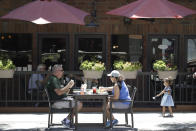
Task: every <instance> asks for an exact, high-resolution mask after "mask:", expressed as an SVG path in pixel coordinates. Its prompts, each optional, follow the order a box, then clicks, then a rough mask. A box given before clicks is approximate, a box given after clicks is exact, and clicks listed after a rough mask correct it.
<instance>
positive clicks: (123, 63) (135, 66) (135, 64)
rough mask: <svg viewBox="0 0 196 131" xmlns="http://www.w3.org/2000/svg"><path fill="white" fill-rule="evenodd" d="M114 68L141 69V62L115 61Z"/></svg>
mask: <svg viewBox="0 0 196 131" xmlns="http://www.w3.org/2000/svg"><path fill="white" fill-rule="evenodd" d="M113 66H114V69H116V70H122V71H135V70H140V69H142V64H141V63H140V62H128V61H123V60H119V61H115V62H114V64H113Z"/></svg>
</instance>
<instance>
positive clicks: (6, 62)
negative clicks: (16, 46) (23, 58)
mask: <svg viewBox="0 0 196 131" xmlns="http://www.w3.org/2000/svg"><path fill="white" fill-rule="evenodd" d="M10 69H15V65H14V64H13V62H12V60H10V59H0V70H10Z"/></svg>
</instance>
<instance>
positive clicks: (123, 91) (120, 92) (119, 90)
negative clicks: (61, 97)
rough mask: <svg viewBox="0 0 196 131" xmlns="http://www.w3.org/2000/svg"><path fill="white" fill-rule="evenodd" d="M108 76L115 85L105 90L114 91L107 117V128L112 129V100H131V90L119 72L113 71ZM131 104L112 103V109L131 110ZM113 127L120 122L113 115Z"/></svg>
mask: <svg viewBox="0 0 196 131" xmlns="http://www.w3.org/2000/svg"><path fill="white" fill-rule="evenodd" d="M107 76H109V77H110V80H111V81H112V83H114V86H113V87H107V88H104V90H106V91H112V94H113V96H112V97H110V99H109V102H108V105H107V107H106V111H107V112H106V116H107V119H108V121H107V123H106V127H110V100H131V98H130V96H129V90H128V88H127V86H126V84H125V82H124V81H123V78H122V76H121V75H120V73H119V72H118V71H117V70H113V71H112V72H111V73H110V74H108V75H107ZM129 104H130V102H112V108H117V109H126V108H129ZM111 118H112V126H114V125H117V124H118V120H117V119H115V118H114V116H113V115H112V117H111Z"/></svg>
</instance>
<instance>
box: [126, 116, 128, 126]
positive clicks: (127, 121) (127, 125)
mask: <svg viewBox="0 0 196 131" xmlns="http://www.w3.org/2000/svg"><path fill="white" fill-rule="evenodd" d="M125 122H126V126H128V114H127V113H125Z"/></svg>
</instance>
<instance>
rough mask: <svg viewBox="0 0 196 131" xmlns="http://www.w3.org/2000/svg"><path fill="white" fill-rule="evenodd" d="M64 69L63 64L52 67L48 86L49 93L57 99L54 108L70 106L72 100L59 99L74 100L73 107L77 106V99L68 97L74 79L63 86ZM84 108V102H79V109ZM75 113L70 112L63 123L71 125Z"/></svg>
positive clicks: (52, 97)
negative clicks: (61, 79)
mask: <svg viewBox="0 0 196 131" xmlns="http://www.w3.org/2000/svg"><path fill="white" fill-rule="evenodd" d="M63 74H64V71H63V68H62V66H61V65H54V66H53V68H52V75H51V76H50V77H49V78H48V81H47V84H46V88H47V89H48V92H49V95H50V97H51V99H52V100H54V101H56V102H54V104H53V105H52V107H53V108H57V109H61V108H70V102H69V101H58V100H61V99H63V100H72V103H71V104H72V107H71V108H73V107H74V106H75V101H74V100H73V99H72V98H71V97H68V96H67V94H68V93H69V91H70V89H71V88H72V87H73V85H74V81H73V80H70V82H69V83H68V84H67V85H66V86H61V81H60V78H61V77H62V76H63ZM81 108H82V103H80V102H78V108H77V109H78V110H80V109H81ZM74 112H75V111H73V114H72V113H71V112H70V113H69V115H68V116H67V117H66V118H65V119H64V120H62V121H61V122H62V124H63V125H64V126H66V127H68V128H69V127H70V119H71V118H73V117H74V114H75V113H74Z"/></svg>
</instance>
